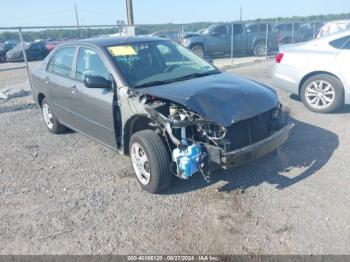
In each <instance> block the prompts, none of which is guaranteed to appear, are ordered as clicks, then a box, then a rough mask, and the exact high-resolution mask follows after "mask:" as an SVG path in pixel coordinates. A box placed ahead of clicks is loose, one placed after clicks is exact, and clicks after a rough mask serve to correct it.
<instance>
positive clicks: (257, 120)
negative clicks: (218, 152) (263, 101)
mask: <svg viewBox="0 0 350 262" xmlns="http://www.w3.org/2000/svg"><path fill="white" fill-rule="evenodd" d="M270 116H271V112H270V111H268V112H266V113H263V114H261V115H258V116H256V117H254V118H250V119H247V120H243V121H240V122H237V123H234V124H232V125H231V126H229V127H228V128H227V133H226V136H225V140H224V142H223V144H222V147H223V149H224V150H225V151H226V152H229V151H233V150H236V149H239V148H242V147H245V146H248V145H251V144H254V143H256V142H259V141H261V140H263V139H265V138H267V137H269V136H270V133H271V128H270V122H271V121H270Z"/></svg>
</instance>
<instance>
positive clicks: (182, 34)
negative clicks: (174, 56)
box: [181, 25, 185, 45]
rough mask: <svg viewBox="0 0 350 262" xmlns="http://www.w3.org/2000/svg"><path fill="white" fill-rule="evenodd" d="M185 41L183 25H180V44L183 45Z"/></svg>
mask: <svg viewBox="0 0 350 262" xmlns="http://www.w3.org/2000/svg"><path fill="white" fill-rule="evenodd" d="M184 41H185V31H184V25H181V44H182V45H184V44H185V43H184Z"/></svg>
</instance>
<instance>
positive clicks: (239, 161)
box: [207, 124, 294, 169]
mask: <svg viewBox="0 0 350 262" xmlns="http://www.w3.org/2000/svg"><path fill="white" fill-rule="evenodd" d="M293 127H294V124H288V125H286V126H284V127H283V128H282V129H280V130H279V131H277V132H276V133H274V134H272V135H271V136H269V137H267V138H265V139H263V140H261V141H259V142H257V143H255V144H252V145H249V146H246V147H243V148H240V149H236V150H234V151H231V152H227V153H226V152H224V150H223V149H221V148H219V147H215V146H207V149H208V152H209V155H210V159H211V161H212V162H214V163H216V164H218V165H220V166H221V167H223V168H224V169H231V168H233V167H236V166H240V165H243V164H245V163H247V162H249V161H251V160H253V159H257V158H259V157H262V156H264V155H266V154H268V153H270V152H272V151H273V150H275V149H276V148H278V147H280V146H281V145H283V144H284V143H285V142H286V141H287V139H288V137H289V135H290V132H291V130H292V129H293Z"/></svg>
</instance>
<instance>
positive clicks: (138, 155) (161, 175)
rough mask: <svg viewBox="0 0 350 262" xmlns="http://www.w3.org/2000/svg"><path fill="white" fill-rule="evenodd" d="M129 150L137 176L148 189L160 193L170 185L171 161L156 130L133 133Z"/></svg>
mask: <svg viewBox="0 0 350 262" xmlns="http://www.w3.org/2000/svg"><path fill="white" fill-rule="evenodd" d="M129 152H130V157H131V163H132V166H133V168H134V171H135V174H136V178H137V180H138V181H139V183H140V184H141V186H142V187H143V188H144V189H145V190H146V191H148V192H150V193H159V192H161V191H163V190H165V189H166V188H168V187H169V185H170V183H171V172H170V163H171V161H170V157H169V153H168V151H167V150H166V147H165V145H164V143H163V141H162V139H161V138H160V137H159V136H158V135H157V133H156V132H154V131H152V130H143V131H139V132H137V133H135V134H133V135H132V137H131V139H130V146H129Z"/></svg>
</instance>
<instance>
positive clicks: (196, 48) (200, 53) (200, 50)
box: [191, 45, 205, 57]
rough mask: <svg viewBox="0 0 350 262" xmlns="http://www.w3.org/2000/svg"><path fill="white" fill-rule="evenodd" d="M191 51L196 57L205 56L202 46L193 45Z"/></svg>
mask: <svg viewBox="0 0 350 262" xmlns="http://www.w3.org/2000/svg"><path fill="white" fill-rule="evenodd" d="M191 50H192V52H193V53H195V54H196V55H198V56H200V57H204V56H205V51H204V47H203V46H202V45H194V46H192V47H191Z"/></svg>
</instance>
